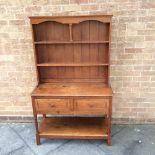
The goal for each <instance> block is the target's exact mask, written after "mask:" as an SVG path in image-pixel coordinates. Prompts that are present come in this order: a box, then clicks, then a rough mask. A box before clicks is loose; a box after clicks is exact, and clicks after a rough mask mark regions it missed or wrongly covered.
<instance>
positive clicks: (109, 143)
mask: <svg viewBox="0 0 155 155" xmlns="http://www.w3.org/2000/svg"><path fill="white" fill-rule="evenodd" d="M107 144H108V145H109V146H110V145H111V135H110V133H109V134H108V139H107Z"/></svg>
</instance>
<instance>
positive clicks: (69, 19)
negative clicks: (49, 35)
mask: <svg viewBox="0 0 155 155" xmlns="http://www.w3.org/2000/svg"><path fill="white" fill-rule="evenodd" d="M29 18H30V20H31V24H40V23H43V22H46V21H55V22H59V23H62V24H78V23H80V22H83V21H87V20H96V21H100V22H103V23H110V22H111V19H112V15H95V16H94V15H93V16H91V15H85V16H33V17H29Z"/></svg>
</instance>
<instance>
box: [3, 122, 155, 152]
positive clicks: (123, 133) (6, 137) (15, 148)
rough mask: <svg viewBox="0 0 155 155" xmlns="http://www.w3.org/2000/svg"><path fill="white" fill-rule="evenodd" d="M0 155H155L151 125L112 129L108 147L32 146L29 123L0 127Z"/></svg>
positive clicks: (45, 142)
mask: <svg viewBox="0 0 155 155" xmlns="http://www.w3.org/2000/svg"><path fill="white" fill-rule="evenodd" d="M0 133H1V134H0V155H155V125H112V130H111V135H112V146H108V145H107V143H106V141H104V140H55V139H53V140H49V139H42V140H41V145H39V146H37V145H36V142H35V128H34V124H33V123H9V124H5V123H0Z"/></svg>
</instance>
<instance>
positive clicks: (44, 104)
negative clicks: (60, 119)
mask: <svg viewBox="0 0 155 155" xmlns="http://www.w3.org/2000/svg"><path fill="white" fill-rule="evenodd" d="M35 103H36V106H35V107H36V111H37V112H38V113H46V114H48V113H49V114H70V113H71V112H72V110H71V109H72V108H71V107H72V104H71V102H70V100H69V99H36V100H35Z"/></svg>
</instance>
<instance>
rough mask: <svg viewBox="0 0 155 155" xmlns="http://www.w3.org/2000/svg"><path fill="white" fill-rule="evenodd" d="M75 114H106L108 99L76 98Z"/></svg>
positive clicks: (107, 111)
mask: <svg viewBox="0 0 155 155" xmlns="http://www.w3.org/2000/svg"><path fill="white" fill-rule="evenodd" d="M74 104H75V107H74V110H75V115H108V114H109V99H77V100H75V101H74Z"/></svg>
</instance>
